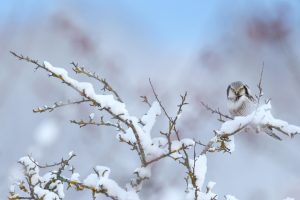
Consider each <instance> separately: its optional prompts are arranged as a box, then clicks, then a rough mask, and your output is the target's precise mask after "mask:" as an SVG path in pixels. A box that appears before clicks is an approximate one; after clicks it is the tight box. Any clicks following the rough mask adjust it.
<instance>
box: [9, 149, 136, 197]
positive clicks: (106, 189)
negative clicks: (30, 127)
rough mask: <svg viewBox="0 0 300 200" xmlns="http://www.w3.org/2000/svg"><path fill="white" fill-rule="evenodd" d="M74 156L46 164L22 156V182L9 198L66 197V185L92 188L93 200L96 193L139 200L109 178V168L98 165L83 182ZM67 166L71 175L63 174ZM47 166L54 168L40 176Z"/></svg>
mask: <svg viewBox="0 0 300 200" xmlns="http://www.w3.org/2000/svg"><path fill="white" fill-rule="evenodd" d="M74 156H75V154H73V153H72V152H70V154H69V158H68V159H62V160H61V161H60V162H58V163H55V164H52V165H47V164H46V165H44V166H41V165H39V164H38V163H37V162H36V161H35V160H34V159H33V158H32V157H31V156H25V157H22V158H20V160H19V163H20V164H21V165H22V167H23V170H24V177H20V179H19V181H18V182H17V183H15V185H13V186H12V187H11V189H10V193H9V197H8V199H10V200H17V199H36V200H40V199H44V200H54V199H56V200H58V199H63V198H64V197H65V193H64V188H65V187H67V188H73V189H75V190H77V191H82V190H90V191H91V193H92V197H93V199H95V198H96V196H97V195H99V194H103V195H105V196H107V197H110V198H111V199H113V200H139V197H138V196H137V194H136V193H135V192H133V191H126V190H125V189H123V188H121V187H120V186H119V185H118V184H117V183H116V182H115V181H114V180H112V179H110V178H109V175H110V169H109V168H108V167H104V166H96V167H95V168H94V173H91V174H90V175H88V176H87V177H86V178H85V179H84V180H83V181H80V179H79V177H80V174H79V173H77V172H75V169H74V168H73V167H72V166H71V165H70V160H71V159H72V158H73V157H74ZM67 167H70V169H69V170H68V171H70V172H69V173H70V175H69V176H66V175H63V174H65V171H67V169H66V168H67ZM45 168H46V169H50V168H55V169H54V170H51V171H49V172H47V173H45V174H44V175H41V173H40V171H41V170H42V169H45ZM17 190H19V191H17Z"/></svg>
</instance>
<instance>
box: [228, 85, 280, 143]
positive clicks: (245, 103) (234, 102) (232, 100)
mask: <svg viewBox="0 0 300 200" xmlns="http://www.w3.org/2000/svg"><path fill="white" fill-rule="evenodd" d="M227 106H228V110H229V113H230V114H231V116H232V117H236V116H247V115H249V114H251V113H252V112H253V111H254V110H255V109H256V108H257V103H256V101H255V99H254V98H253V96H252V95H251V92H250V89H249V87H248V86H247V85H246V84H244V83H243V82H241V81H236V82H232V83H231V84H230V85H229V86H228V87H227ZM261 130H262V131H263V132H265V133H266V134H268V135H269V136H271V137H273V138H275V139H277V140H281V138H280V137H279V136H277V135H276V134H275V133H274V132H273V130H272V128H271V127H262V128H261Z"/></svg>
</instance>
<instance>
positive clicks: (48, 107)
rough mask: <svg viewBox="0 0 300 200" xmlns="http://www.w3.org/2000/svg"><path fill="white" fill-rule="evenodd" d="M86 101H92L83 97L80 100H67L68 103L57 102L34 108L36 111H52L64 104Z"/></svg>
mask: <svg viewBox="0 0 300 200" xmlns="http://www.w3.org/2000/svg"><path fill="white" fill-rule="evenodd" d="M84 102H90V100H88V99H84V98H83V99H82V100H78V101H70V100H69V101H67V102H66V103H63V102H61V101H60V102H55V103H54V104H53V105H52V106H47V105H45V106H42V107H38V108H36V109H33V112H34V113H42V112H46V111H48V112H52V111H53V110H54V109H56V108H60V107H64V106H68V105H74V104H81V103H84Z"/></svg>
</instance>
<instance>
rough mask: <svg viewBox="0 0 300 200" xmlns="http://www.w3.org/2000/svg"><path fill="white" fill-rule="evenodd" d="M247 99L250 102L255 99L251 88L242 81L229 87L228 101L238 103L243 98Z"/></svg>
mask: <svg viewBox="0 0 300 200" xmlns="http://www.w3.org/2000/svg"><path fill="white" fill-rule="evenodd" d="M243 96H244V97H247V98H249V99H250V100H252V101H253V100H254V98H253V97H252V96H251V94H250V90H249V87H248V86H247V85H246V84H244V83H243V82H241V81H235V82H232V83H231V84H230V85H229V86H228V87H227V99H228V100H231V101H238V100H239V99H240V98H241V97H243Z"/></svg>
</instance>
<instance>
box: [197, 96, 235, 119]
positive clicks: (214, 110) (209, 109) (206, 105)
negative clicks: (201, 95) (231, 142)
mask: <svg viewBox="0 0 300 200" xmlns="http://www.w3.org/2000/svg"><path fill="white" fill-rule="evenodd" d="M201 104H202V105H203V106H204V107H205V108H206V109H207V110H208V111H210V112H211V113H212V114H217V115H219V119H218V120H219V121H220V122H225V120H224V119H223V118H225V119H230V120H233V118H232V117H230V116H229V115H226V114H223V113H222V112H221V111H220V110H219V108H218V109H213V108H211V107H210V106H209V105H208V104H206V103H204V102H203V101H201Z"/></svg>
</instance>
